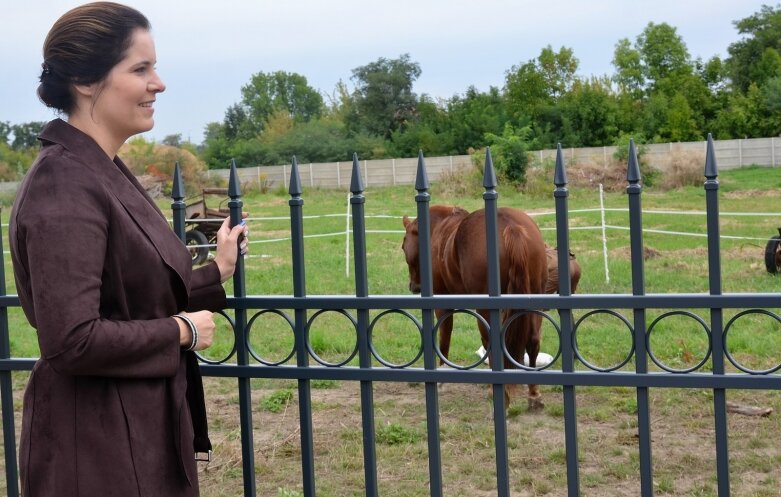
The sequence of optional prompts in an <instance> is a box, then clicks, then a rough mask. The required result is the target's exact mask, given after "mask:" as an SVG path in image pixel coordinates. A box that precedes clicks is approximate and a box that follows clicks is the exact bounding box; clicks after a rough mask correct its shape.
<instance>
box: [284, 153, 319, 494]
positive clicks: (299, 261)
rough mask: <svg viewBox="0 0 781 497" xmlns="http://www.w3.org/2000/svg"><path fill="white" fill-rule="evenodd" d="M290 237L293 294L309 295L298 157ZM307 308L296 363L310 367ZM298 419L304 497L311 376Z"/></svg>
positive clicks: (309, 479)
mask: <svg viewBox="0 0 781 497" xmlns="http://www.w3.org/2000/svg"><path fill="white" fill-rule="evenodd" d="M288 193H289V194H290V200H288V205H289V206H290V239H291V247H292V248H291V250H292V254H291V256H292V259H293V296H294V297H297V298H306V273H305V264H304V208H303V207H304V199H303V198H301V194H302V193H303V192H302V189H301V176H300V174H299V172H298V161H297V160H296V158H295V156H294V157H293V161H292V163H291V167H290V185H289V188H288ZM306 321H307V316H306V309H296V310H295V330H294V335H295V350H296V366H297V367H299V368H307V367H309V355H308V353H307V349H306ZM298 419H299V426H300V428H301V481H302V483H303V487H304V496H305V497H315V488H316V487H315V456H314V452H315V451H314V446H315V444H314V434H313V432H314V429H313V428H312V387H311V383H310V380H309V379H308V378H303V379H300V380H298Z"/></svg>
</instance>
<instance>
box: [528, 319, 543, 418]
mask: <svg viewBox="0 0 781 497" xmlns="http://www.w3.org/2000/svg"><path fill="white" fill-rule="evenodd" d="M522 319H523V320H524V321H525V322H524V326H525V327H526V328H527V330H528V335H527V337H528V340H526V347H525V348H526V353H527V354H528V355H529V366H530V367H533V368H534V367H537V355H538V354H539V353H540V340H541V338H542V331H541V329H542V316H540V315H539V314H527V315H525V316H524V317H523V318H522ZM543 407H545V404H544V403H543V401H542V395H541V394H540V388H539V386H538V385H532V384H529V410H539V409H542V408H543Z"/></svg>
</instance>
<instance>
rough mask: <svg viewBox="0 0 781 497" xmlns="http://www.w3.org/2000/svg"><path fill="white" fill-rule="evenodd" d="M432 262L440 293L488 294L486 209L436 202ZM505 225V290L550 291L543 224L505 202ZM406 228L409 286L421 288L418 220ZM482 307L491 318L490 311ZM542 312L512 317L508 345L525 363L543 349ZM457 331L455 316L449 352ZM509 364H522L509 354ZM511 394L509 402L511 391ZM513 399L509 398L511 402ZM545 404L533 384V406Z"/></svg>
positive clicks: (500, 215)
mask: <svg viewBox="0 0 781 497" xmlns="http://www.w3.org/2000/svg"><path fill="white" fill-rule="evenodd" d="M429 213H430V220H431V223H430V224H431V226H430V230H431V261H432V275H433V287H434V288H433V290H434V293H435V294H487V293H488V267H487V256H486V242H485V238H486V236H485V211H484V210H483V209H480V210H478V211H475V212H473V213H471V214H470V213H469V212H467V211H466V210H464V209H462V208H460V207H455V206H448V205H432V206H431V207H430V209H429ZM497 221H498V230H499V269H500V272H501V276H500V281H501V292H502V294H514V293H515V294H519V293H520V294H541V293H544V292H545V285H546V281H547V278H548V265H547V257H546V253H545V242H544V241H543V239H542V235H541V234H540V230H539V228H538V227H537V224H536V223H535V222H534V221H533V220H532V219H531V218H530V217H529V216H528V215H527V214H526V213H524V212H523V211H520V210H518V209H511V208H507V207H502V208H499V209H498V212H497ZM404 227H405V230H406V233H405V235H404V241H403V243H402V249H403V250H404V255H405V257H406V259H407V265H408V266H409V277H410V282H409V289H410V291H411V292H412V293H420V261H419V256H418V221H417V219H415V220H410V219H409V217H407V216H404ZM448 312H452V309H436V310H435V313H436V316H437V318H438V319H441V318H442V316H444V315H445V314H447V313H448ZM477 312H478V313H479V314H480V315H481V316H482V317H483V318H484V319H485V320H486V322H490V318H489V311H488V310H486V309H478V310H477ZM511 314H512V309H506V310H504V311H502V322H505V320H507V318H508V317H509V316H510V315H511ZM541 324H542V317H541V316H539V315H538V314H534V313H525V314H523V315H521V316H519V317H517V318H516V319H514V320H513V321H512V323H511V324H510V326H509V328H508V330H507V332H506V335H505V344H506V346H507V350H508V352H509V353H510V355H511V356H512V358H513V359H514V360H515V361H517V362H518V363H520V364H523V355H524V352H526V353H527V354H528V355H529V365H530V366H531V367H535V365H536V360H537V354H538V353H539V351H540V338H541V336H540V327H541ZM478 328H479V329H480V336H481V339H482V342H483V347H485V348H486V349H487V348H488V330H487V329H485V326H484V325H483V324H482V323H481V322H480V320H478ZM452 331H453V319H452V315H451V316H450V317H448V318H447V319H445V320H443V321H442V324H441V327H440V330H439V332H440V335H439V348H440V350H441V351H442V355H443V356H444V357H447V356H448V353H449V351H450V336H451V334H452ZM504 366H505V368H508V369H509V368H514V367H516V366H515V365H514V364H513V363H512V362H511V361H510V360H509V359H508V358H507V357H505V358H504ZM510 390H511V388H510V387H509V386H508V388H506V389H505V398H506V400H508V401H509V391H510ZM508 403H509V402H508ZM542 406H543V404H542V402H541V400H540V393H539V389H538V387H537V385H529V407H531V408H540V407H542Z"/></svg>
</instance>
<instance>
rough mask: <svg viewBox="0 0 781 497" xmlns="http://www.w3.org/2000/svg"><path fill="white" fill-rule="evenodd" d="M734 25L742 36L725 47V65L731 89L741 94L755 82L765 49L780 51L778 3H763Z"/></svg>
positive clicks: (779, 9) (780, 19)
mask: <svg viewBox="0 0 781 497" xmlns="http://www.w3.org/2000/svg"><path fill="white" fill-rule="evenodd" d="M734 24H735V27H736V28H737V30H738V33H739V34H741V35H743V37H742V38H741V39H740V40H739V41H736V42H735V43H732V44H730V46H729V47H727V52H728V53H729V57H727V61H726V64H727V67H728V71H729V75H730V78H731V79H732V84H733V85H734V87H735V89H737V90H738V91H740V92H742V93H744V94H745V93H746V92H748V89H749V86H750V85H751V83H756V82H757V81H756V80H755V79H754V78H756V76H757V66H758V65H760V64H761V61H762V58H763V56H764V55H765V50H766V49H768V48H772V49H774V50H776V51H779V50H781V5H777V6H776V7H771V6H769V5H763V6H762V8H761V9H760V10H759V12H755V13H754V14H752V15H750V16H749V17H746V18H744V19H740V20H738V21H734Z"/></svg>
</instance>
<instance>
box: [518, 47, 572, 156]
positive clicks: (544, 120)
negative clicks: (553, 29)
mask: <svg viewBox="0 0 781 497" xmlns="http://www.w3.org/2000/svg"><path fill="white" fill-rule="evenodd" d="M577 69H578V59H576V58H575V56H574V54H573V52H572V50H571V49H569V48H566V47H561V48H560V49H559V51H558V52H554V51H553V49H552V48H551V47H550V45H548V46H547V47H545V48H544V49H542V51H541V52H540V55H539V56H538V57H537V58H536V59H534V60H530V61H528V62H526V63H525V64H523V65H521V66H513V67H512V68H511V69H510V70H509V71H508V72H507V75H506V76H505V90H504V94H505V99H506V101H507V108H508V112H509V114H510V117H511V118H512V119H513V120H514V122H515V123H516V124H518V125H521V126H523V125H524V124H525V123H531V125H532V132H533V134H534V135H535V136H536V138H535V140H536V142H537V144H538V145H540V146H547V145H552V144H553V143H555V142H556V141H557V139H556V137H557V136H558V135H559V134H560V132H561V128H562V116H561V109H560V108H559V107H558V102H559V100H560V99H561V97H562V96H563V95H564V94H566V92H568V91H569V90H570V89H571V88H572V85H573V83H574V82H575V72H576V71H577Z"/></svg>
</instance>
